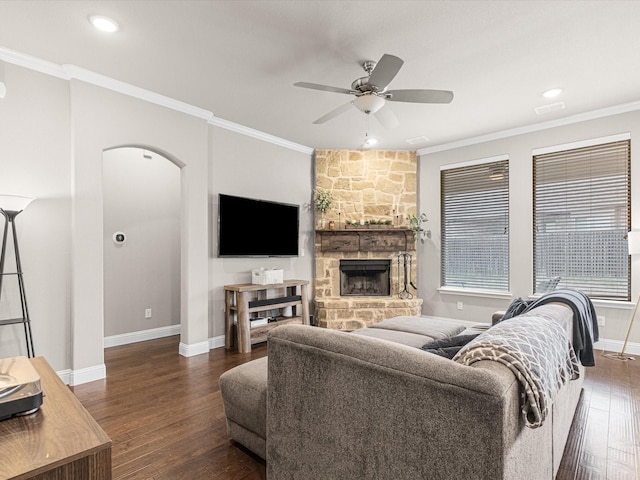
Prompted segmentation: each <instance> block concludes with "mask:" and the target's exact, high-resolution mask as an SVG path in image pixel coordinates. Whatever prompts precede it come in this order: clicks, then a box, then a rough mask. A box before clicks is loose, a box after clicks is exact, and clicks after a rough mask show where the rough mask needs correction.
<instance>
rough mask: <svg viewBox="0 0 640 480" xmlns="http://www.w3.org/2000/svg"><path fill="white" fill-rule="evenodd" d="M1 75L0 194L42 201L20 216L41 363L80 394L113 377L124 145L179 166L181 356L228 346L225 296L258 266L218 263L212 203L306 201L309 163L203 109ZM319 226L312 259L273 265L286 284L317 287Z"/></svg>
mask: <svg viewBox="0 0 640 480" xmlns="http://www.w3.org/2000/svg"><path fill="white" fill-rule="evenodd" d="M4 67H5V76H4V81H5V83H6V85H7V96H6V98H4V99H2V100H0V166H1V172H2V175H0V192H4V193H15V194H26V195H33V196H36V197H38V200H37V201H35V202H34V203H33V204H32V205H30V206H29V208H28V209H27V210H26V211H25V212H24V213H22V214H20V216H19V217H18V230H19V235H20V246H21V254H22V258H23V267H24V270H25V273H26V276H25V283H26V288H27V296H28V300H29V307H30V310H31V316H32V319H33V330H34V340H35V349H36V354H37V355H40V356H44V357H45V358H46V359H47V360H48V361H49V363H50V364H51V365H52V367H53V368H54V369H55V370H56V371H58V372H61V373H63V374H67V375H69V377H68V379H69V380H70V382H71V383H82V382H83V381H90V380H93V379H96V378H101V377H103V376H104V374H105V370H104V363H103V362H104V356H103V336H104V307H105V304H104V301H105V298H104V291H103V285H104V263H103V262H104V258H103V250H104V237H105V235H106V234H107V233H108V232H105V228H104V225H103V188H104V187H103V161H104V160H103V157H104V152H105V151H107V150H110V149H113V148H117V147H123V146H140V147H146V148H149V149H150V150H154V151H156V152H157V153H161V154H162V155H163V156H165V157H167V158H170V159H171V160H172V161H173V162H174V163H175V164H176V165H178V166H179V167H180V170H179V172H180V196H181V199H180V234H181V241H180V244H181V253H180V256H181V258H180V269H181V273H180V275H181V278H182V282H181V292H180V295H181V302H180V308H181V311H180V317H181V342H182V344H181V351H183V347H184V351H186V353H187V354H190V353H192V352H194V351H195V352H196V353H199V352H202V351H203V349H202V348H203V347H204V349H205V351H206V349H208V346H209V345H210V344H211V339H212V338H213V339H214V342H213V344H218V345H221V344H222V343H223V341H224V339H223V338H221V335H223V332H224V320H223V317H222V307H221V305H220V304H219V302H220V301H221V292H222V286H223V285H224V284H227V283H237V282H244V281H247V280H248V278H249V277H248V272H249V271H250V269H251V268H253V267H255V266H260V265H255V264H254V263H253V262H250V261H247V260H241V259H237V260H236V259H225V260H222V259H217V258H215V256H213V255H212V252H214V251H215V245H214V242H215V240H214V239H215V235H216V233H217V232H215V231H214V230H213V226H212V223H211V222H212V219H213V218H214V217H215V216H216V215H217V207H216V205H215V204H214V203H215V202H214V201H213V200H212V199H216V198H217V194H218V192H219V191H223V190H224V191H225V192H227V193H237V194H251V193H255V194H256V196H259V197H262V198H269V199H273V200H281V201H286V202H290V203H298V204H303V203H305V202H308V201H309V199H310V198H311V161H312V157H311V154H301V153H299V152H297V151H295V150H291V149H289V148H287V147H283V146H277V145H274V144H273V143H270V142H269V141H261V140H257V139H255V138H252V137H250V136H246V135H243V134H239V133H232V132H231V131H227V130H225V129H224V128H221V127H217V126H214V125H213V124H211V123H209V122H208V120H207V119H206V118H205V116H202V111H199V110H198V109H192V110H193V113H191V109H188V108H187V109H186V110H187V112H183V111H179V109H176V108H170V107H165V106H161V105H158V104H156V103H150V102H148V101H144V100H141V99H138V98H134V97H132V96H129V95H127V94H126V93H119V92H116V91H113V90H111V89H108V88H103V87H100V86H97V85H94V84H90V83H86V82H83V81H81V80H78V79H74V78H72V79H71V80H68V79H63V78H59V77H63V76H64V75H65V72H64V71H63V70H62V69H56V68H55V66H50V65H47V66H46V68H45V70H47V71H49V69H50V70H51V71H52V74H51V75H46V74H43V73H38V72H37V71H35V70H32V69H28V68H24V67H21V66H16V65H13V64H9V63H6V64H5V65H4ZM35 68H38V67H37V66H36V67H35ZM81 73H82V72H80V74H81ZM160 103H162V102H160ZM205 113H206V112H205ZM239 127H241V126H239ZM310 218H311V214H310V212H309V213H308V214H303V218H302V233H303V235H306V236H305V237H304V238H305V240H304V242H305V244H306V245H307V248H306V249H305V253H307V254H306V256H304V257H299V258H297V259H288V260H278V261H277V262H265V264H268V265H269V266H278V267H280V268H285V269H286V275H287V277H288V278H303V279H304V278H306V279H311V278H312V275H311V271H312V265H313V258H312V255H311V254H310V252H311V251H312V248H311V247H312V246H311V244H310V242H311V241H312V240H311V239H312V235H310V234H309V232H310V229H311V220H310ZM185 238H186V241H185ZM207 259H209V261H207ZM185 298H186V299H187V301H186V302H185V301H184V299H185ZM3 300H4V299H3ZM138 308H139V307H138ZM185 319H187V320H186V321H185ZM143 326H144V324H143ZM136 328H137V327H136ZM148 328H151V326H149V327H148ZM115 331H116V330H114V332H115ZM193 345H195V346H197V348H196V349H195V350H189V348H190V346H193ZM25 353H26V351H25V347H24V342H23V337H22V333H21V331H20V329H18V328H13V327H2V328H0V358H1V357H9V356H14V355H19V354H25Z"/></svg>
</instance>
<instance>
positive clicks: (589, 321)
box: [500, 288, 599, 367]
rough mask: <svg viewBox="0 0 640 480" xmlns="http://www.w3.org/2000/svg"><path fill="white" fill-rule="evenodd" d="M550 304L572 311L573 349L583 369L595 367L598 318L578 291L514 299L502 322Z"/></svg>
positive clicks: (563, 290)
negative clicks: (535, 297) (553, 303)
mask: <svg viewBox="0 0 640 480" xmlns="http://www.w3.org/2000/svg"><path fill="white" fill-rule="evenodd" d="M552 302H557V303H564V304H565V305H568V306H569V307H570V308H571V310H573V349H574V350H575V352H576V355H578V356H579V357H580V363H582V365H584V366H585V367H593V366H595V364H596V361H595V357H594V355H593V344H594V343H595V342H597V341H598V339H599V338H598V337H599V332H598V317H597V315H596V310H595V308H594V307H593V303H592V302H591V299H590V298H589V297H588V296H587V295H586V294H584V293H582V292H581V291H579V290H574V289H571V288H562V289H559V290H553V291H551V292H549V293H545V294H544V295H542V296H541V297H540V298H538V299H536V300H531V301H525V300H522V299H521V298H516V299H515V300H514V301H513V302H512V303H511V305H509V308H508V309H507V312H506V313H505V315H504V317H502V320H507V319H509V318H513V317H515V316H517V315H520V314H522V313H525V312H528V311H530V310H533V309H534V308H536V307H538V306H540V305H544V304H547V303H552ZM502 320H500V321H502Z"/></svg>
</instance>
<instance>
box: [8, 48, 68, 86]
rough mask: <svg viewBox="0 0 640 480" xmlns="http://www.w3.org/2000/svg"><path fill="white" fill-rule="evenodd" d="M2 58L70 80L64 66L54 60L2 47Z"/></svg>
mask: <svg viewBox="0 0 640 480" xmlns="http://www.w3.org/2000/svg"><path fill="white" fill-rule="evenodd" d="M0 60H2V61H3V62H7V63H12V64H14V65H18V66H20V67H24V68H28V69H29V70H34V71H36V72H40V73H45V74H47V75H51V76H52V77H57V78H62V79H65V80H68V77H67V74H66V72H65V71H64V68H62V66H60V65H58V64H56V63H53V62H48V61H46V60H41V59H39V58H36V57H32V56H31V55H26V54H24V53H20V52H16V51H15V50H10V49H8V48H4V47H0Z"/></svg>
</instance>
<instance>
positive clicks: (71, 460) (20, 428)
mask: <svg viewBox="0 0 640 480" xmlns="http://www.w3.org/2000/svg"><path fill="white" fill-rule="evenodd" d="M30 361H31V363H32V365H33V366H34V368H35V369H36V371H37V372H38V375H40V384H41V387H42V392H43V394H44V400H43V402H42V406H41V407H40V410H38V411H37V412H35V413H32V414H30V415H25V416H22V417H13V418H9V419H7V420H2V421H0V451H2V460H0V478H2V479H14V480H18V479H19V480H22V479H34V480H54V479H55V480H79V479H91V480H111V440H110V439H109V437H107V435H106V433H104V431H103V430H102V428H100V426H99V425H98V423H97V422H96V421H95V420H94V419H93V417H92V416H91V415H90V414H89V412H87V410H86V409H85V408H84V407H83V406H82V404H81V403H80V400H78V398H77V397H76V396H75V395H74V394H73V393H72V392H71V390H69V387H67V386H66V385H65V384H64V383H62V381H61V380H60V378H59V377H58V375H57V374H56V372H54V371H53V370H52V368H51V367H50V366H49V364H48V363H47V361H46V360H45V359H44V358H42V357H37V358H32V359H30Z"/></svg>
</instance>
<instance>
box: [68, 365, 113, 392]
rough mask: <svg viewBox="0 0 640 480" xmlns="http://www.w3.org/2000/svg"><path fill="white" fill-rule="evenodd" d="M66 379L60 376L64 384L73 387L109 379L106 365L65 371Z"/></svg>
mask: <svg viewBox="0 0 640 480" xmlns="http://www.w3.org/2000/svg"><path fill="white" fill-rule="evenodd" d="M65 372H68V374H67V373H65V378H63V377H62V376H60V374H58V376H60V378H61V379H62V381H63V382H65V383H66V384H67V385H71V386H72V387H73V386H75V385H82V384H83V383H89V382H94V381H96V380H102V379H103V378H107V367H106V366H105V364H104V363H103V364H101V365H95V366H93V367H87V368H81V369H80V370H65Z"/></svg>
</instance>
